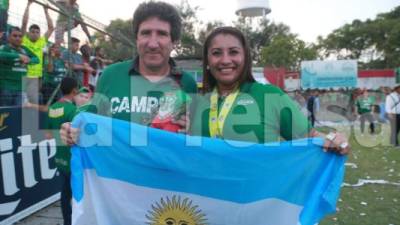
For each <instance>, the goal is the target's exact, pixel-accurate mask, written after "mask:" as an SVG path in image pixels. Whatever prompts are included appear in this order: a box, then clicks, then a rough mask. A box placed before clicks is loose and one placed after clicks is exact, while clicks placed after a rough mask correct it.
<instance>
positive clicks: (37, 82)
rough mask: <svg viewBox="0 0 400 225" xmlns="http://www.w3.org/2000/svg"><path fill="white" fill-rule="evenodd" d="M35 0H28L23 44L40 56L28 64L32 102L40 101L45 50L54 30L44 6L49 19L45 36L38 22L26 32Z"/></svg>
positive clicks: (27, 84) (24, 19)
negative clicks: (36, 62)
mask: <svg viewBox="0 0 400 225" xmlns="http://www.w3.org/2000/svg"><path fill="white" fill-rule="evenodd" d="M32 3H33V0H28V4H27V6H26V8H25V12H24V16H23V18H22V26H21V30H22V34H23V35H24V37H23V39H22V45H24V46H25V47H27V48H28V49H29V50H31V51H32V52H33V53H35V55H37V56H38V58H39V63H38V64H36V65H32V66H28V74H27V79H26V92H27V95H28V100H29V101H30V102H32V103H35V104H38V103H39V90H40V88H41V78H42V76H43V50H44V48H46V46H47V42H48V39H49V37H50V36H51V34H52V33H53V31H54V26H53V21H52V20H51V17H50V15H49V11H48V8H47V7H43V9H44V14H45V15H46V20H47V31H46V33H45V34H44V36H40V27H39V26H38V25H36V24H32V25H31V26H30V27H29V31H28V32H26V28H27V25H28V21H29V8H30V6H31V5H32Z"/></svg>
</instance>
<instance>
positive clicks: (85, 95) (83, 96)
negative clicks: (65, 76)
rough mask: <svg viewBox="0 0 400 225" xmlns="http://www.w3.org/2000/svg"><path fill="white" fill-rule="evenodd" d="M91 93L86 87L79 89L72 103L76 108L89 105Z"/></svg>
mask: <svg viewBox="0 0 400 225" xmlns="http://www.w3.org/2000/svg"><path fill="white" fill-rule="evenodd" d="M92 95H93V92H92V91H91V90H90V89H89V88H88V87H81V88H80V89H79V91H78V94H77V95H76V96H75V97H74V102H75V104H76V106H77V107H81V106H84V105H86V104H88V103H89V101H90V99H91V98H92Z"/></svg>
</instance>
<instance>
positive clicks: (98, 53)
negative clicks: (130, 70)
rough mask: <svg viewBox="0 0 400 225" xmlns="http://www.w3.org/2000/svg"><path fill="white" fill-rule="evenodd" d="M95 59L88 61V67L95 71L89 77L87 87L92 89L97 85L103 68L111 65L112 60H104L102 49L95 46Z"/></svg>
mask: <svg viewBox="0 0 400 225" xmlns="http://www.w3.org/2000/svg"><path fill="white" fill-rule="evenodd" d="M94 54H95V57H94V58H93V59H92V60H91V61H90V66H91V67H92V68H93V69H94V70H95V71H94V72H93V73H92V74H91V76H89V85H90V86H92V87H93V88H95V87H96V85H97V80H98V78H99V77H100V76H101V74H102V73H103V70H104V68H105V67H106V66H107V65H109V64H111V63H112V60H110V59H106V57H105V55H104V49H103V48H102V47H100V46H97V47H96V48H95V50H94Z"/></svg>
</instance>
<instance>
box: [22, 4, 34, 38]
mask: <svg viewBox="0 0 400 225" xmlns="http://www.w3.org/2000/svg"><path fill="white" fill-rule="evenodd" d="M32 2H33V1H32V0H28V4H27V5H26V8H25V12H24V16H23V17H22V25H21V31H22V34H23V35H25V34H26V28H27V27H28V20H29V8H30V7H31V4H32Z"/></svg>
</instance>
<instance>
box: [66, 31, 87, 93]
mask: <svg viewBox="0 0 400 225" xmlns="http://www.w3.org/2000/svg"><path fill="white" fill-rule="evenodd" d="M71 40H72V46H71V51H68V50H66V51H64V52H63V54H62V59H63V60H64V64H65V66H66V68H67V69H68V70H72V77H73V78H75V79H76V81H77V82H78V85H79V87H81V86H83V74H84V72H85V71H88V72H89V73H92V72H93V69H92V68H91V67H90V66H89V64H87V63H85V62H83V59H82V56H81V55H80V54H79V53H78V50H79V43H80V40H79V39H77V38H71Z"/></svg>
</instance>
